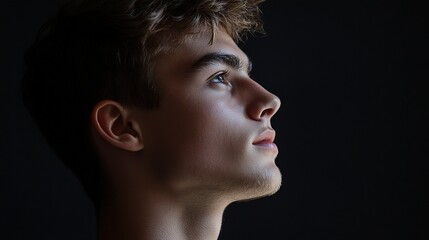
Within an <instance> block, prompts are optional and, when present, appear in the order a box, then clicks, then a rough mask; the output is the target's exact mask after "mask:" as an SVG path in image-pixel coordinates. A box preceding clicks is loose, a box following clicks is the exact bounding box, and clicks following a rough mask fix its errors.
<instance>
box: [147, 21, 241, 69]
mask: <svg viewBox="0 0 429 240" xmlns="http://www.w3.org/2000/svg"><path fill="white" fill-rule="evenodd" d="M211 39H212V33H211V31H204V32H201V33H198V34H193V35H190V37H189V38H187V39H186V40H185V41H183V42H182V43H180V44H177V45H176V46H171V47H169V50H168V51H167V52H165V53H162V54H160V55H159V56H158V57H156V59H155V63H154V70H155V71H154V73H155V74H156V75H157V77H162V76H163V75H165V74H167V73H168V72H174V73H180V72H183V73H184V72H186V70H187V69H190V68H191V67H192V66H193V64H194V63H195V62H197V61H198V60H199V59H200V58H202V57H203V56H205V55H207V54H212V53H220V54H228V55H234V56H236V57H237V58H238V59H240V61H241V62H242V63H243V64H244V65H248V63H249V59H248V57H247V55H246V54H245V53H244V52H243V51H242V50H241V49H240V48H239V47H238V46H237V44H236V43H235V42H234V40H233V39H232V38H231V36H230V35H229V34H228V33H227V32H226V31H225V30H223V29H219V30H216V31H215V39H214V41H213V43H212V44H210V42H211Z"/></svg>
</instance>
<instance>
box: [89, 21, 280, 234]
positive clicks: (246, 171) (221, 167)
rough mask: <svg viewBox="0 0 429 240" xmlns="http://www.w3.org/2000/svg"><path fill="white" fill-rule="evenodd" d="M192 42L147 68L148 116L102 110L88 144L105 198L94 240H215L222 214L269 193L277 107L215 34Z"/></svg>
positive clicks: (239, 54) (275, 184) (274, 178)
mask: <svg viewBox="0 0 429 240" xmlns="http://www.w3.org/2000/svg"><path fill="white" fill-rule="evenodd" d="M210 38H211V33H210V32H202V33H200V34H196V35H194V36H193V37H192V38H191V39H189V40H188V41H186V42H185V43H183V44H182V45H180V46H178V47H177V48H175V49H173V50H172V51H171V52H169V53H168V54H164V55H161V56H159V57H158V58H157V59H156V63H155V69H154V73H155V76H156V81H157V83H158V85H159V87H160V89H161V102H160V106H159V108H158V109H156V110H150V111H149V110H142V109H135V108H127V107H125V106H122V105H121V104H120V103H117V102H114V101H110V100H105V101H102V102H100V103H98V104H97V105H96V106H95V107H94V111H93V114H92V125H93V132H92V135H93V139H94V143H95V145H96V147H97V149H98V152H99V153H100V156H101V159H102V169H103V172H104V175H105V177H104V181H105V186H106V189H105V191H104V192H105V196H103V202H102V205H101V208H100V214H99V239H103V240H105V239H175V240H178V239H179V240H180V239H217V237H218V235H219V231H220V226H221V222H222V215H223V212H224V210H225V208H226V207H227V205H228V204H230V203H232V202H234V201H238V200H245V199H252V198H258V197H262V196H266V195H270V194H273V193H275V192H276V191H277V190H278V188H279V187H280V185H281V174H280V171H279V169H278V167H277V166H276V164H275V158H276V156H277V154H278V150H277V147H276V146H275V145H273V144H263V143H259V144H255V143H254V142H255V141H256V140H257V139H260V138H261V135H263V134H265V133H267V132H268V133H270V132H271V133H272V132H273V131H272V127H271V123H270V120H271V117H272V116H273V115H274V114H275V113H276V112H277V110H278V109H279V107H280V100H279V98H278V97H276V96H275V95H273V94H272V93H270V92H268V91H267V90H265V89H264V88H263V87H262V86H260V85H259V84H258V83H256V82H255V81H254V80H252V79H251V78H250V77H249V74H248V72H249V70H250V63H249V60H248V58H247V56H246V55H245V54H244V53H243V51H242V50H241V49H240V48H239V47H238V46H237V45H236V43H235V42H234V41H233V40H232V38H231V37H230V36H229V35H228V34H227V33H226V32H225V31H224V30H223V29H219V30H217V32H216V39H215V41H214V43H213V44H211V45H209V44H208V43H209V42H210Z"/></svg>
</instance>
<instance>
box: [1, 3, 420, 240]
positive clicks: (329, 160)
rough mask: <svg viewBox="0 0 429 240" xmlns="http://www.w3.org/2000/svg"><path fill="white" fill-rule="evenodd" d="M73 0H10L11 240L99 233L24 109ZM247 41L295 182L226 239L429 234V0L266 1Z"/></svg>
mask: <svg viewBox="0 0 429 240" xmlns="http://www.w3.org/2000/svg"><path fill="white" fill-rule="evenodd" d="M59 2H60V1H59V0H57V1H54V0H50V1H49V0H38V1H30V0H25V1H2V2H1V5H0V12H1V19H0V27H1V37H0V43H1V44H0V61H1V62H0V63H1V64H0V66H1V74H0V78H1V85H0V93H1V99H0V100H1V120H0V124H1V125H0V126H1V128H0V130H1V132H0V134H1V136H0V139H1V145H0V160H1V162H0V174H1V175H0V191H1V195H0V239H46V240H50V239H52V240H53V239H83V240H84V239H95V217H94V210H93V208H92V206H91V204H90V202H89V200H88V198H87V197H86V196H85V195H84V193H83V190H82V187H81V186H80V185H79V183H78V181H77V179H76V178H75V177H74V175H72V173H71V172H70V171H69V170H68V169H66V168H65V167H64V166H63V165H62V164H61V163H60V161H59V160H58V159H57V158H56V157H55V156H54V155H53V153H51V152H50V150H49V149H48V147H47V146H46V142H45V141H44V140H43V139H42V137H41V135H40V133H39V132H38V130H37V129H36V127H35V125H34V124H33V123H32V121H31V119H30V117H29V115H28V113H27V112H26V111H25V110H24V108H23V106H22V103H21V101H20V98H19V93H18V85H19V81H20V78H21V76H22V74H23V63H22V54H23V52H24V50H25V49H26V48H28V47H29V45H30V44H31V42H32V41H33V39H34V37H35V34H36V31H37V29H38V27H39V26H40V25H41V24H42V23H43V22H44V21H45V20H46V19H47V17H48V16H49V15H50V14H52V13H53V12H54V9H56V7H57V6H58V4H59ZM263 13H264V15H263V18H264V21H265V26H266V31H267V36H265V37H250V38H249V40H248V41H247V43H246V44H243V45H242V47H243V49H244V50H245V51H246V52H247V53H248V54H249V56H250V57H251V59H252V61H253V62H254V71H253V73H252V74H253V77H254V78H255V79H256V80H258V81H259V82H260V83H261V84H262V85H264V86H265V87H266V88H267V89H269V90H271V91H272V92H274V93H276V94H277V95H278V96H279V97H280V98H281V99H282V108H281V110H280V111H279V112H278V114H277V115H276V116H275V118H274V119H273V126H274V127H275V128H276V129H277V132H278V135H277V144H278V146H279V148H280V154H279V157H278V158H277V163H278V165H279V167H280V168H281V170H282V172H283V175H284V178H283V186H282V188H281V190H280V191H279V192H278V193H277V194H276V195H274V196H272V197H269V198H264V199H260V200H257V201H251V202H246V203H235V204H232V205H231V206H230V207H228V209H227V211H226V212H225V217H224V222H223V227H222V231H221V235H220V239H225V240H226V239H293V240H303V239H311V240H318V239H332V240H334V239H401V240H402V239H429V238H427V237H428V234H427V233H428V230H427V228H428V225H427V224H426V223H425V220H427V217H428V215H427V210H426V208H427V207H428V204H427V203H428V201H429V199H428V197H427V194H425V193H426V192H427V190H428V185H427V183H426V181H425V180H427V176H428V175H429V174H428V169H427V168H426V167H425V164H424V163H425V162H426V161H427V160H428V159H429V158H428V157H429V155H428V154H427V150H428V144H429V140H428V138H429V137H428V124H427V123H428V122H427V120H428V116H429V110H428V109H429V106H428V101H427V100H426V95H428V89H427V88H424V83H425V82H427V81H428V79H429V78H428V61H427V58H428V47H427V44H428V35H429V29H428V25H427V24H425V23H424V21H425V19H424V18H425V17H426V14H427V13H428V9H425V8H424V7H423V4H422V3H419V2H417V1H405V0H404V1H387V0H373V1H357V0H351V1H346V0H344V1H332V0H327V1H315V0H312V1H297V0H295V1H293V0H287V1H280V0H270V1H267V2H266V3H264V4H263Z"/></svg>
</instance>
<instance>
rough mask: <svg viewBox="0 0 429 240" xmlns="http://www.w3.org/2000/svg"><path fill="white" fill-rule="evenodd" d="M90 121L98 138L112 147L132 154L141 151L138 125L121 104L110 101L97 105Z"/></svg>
mask: <svg viewBox="0 0 429 240" xmlns="http://www.w3.org/2000/svg"><path fill="white" fill-rule="evenodd" d="M91 121H92V125H93V127H94V128H95V130H96V132H97V133H98V134H99V136H101V138H103V139H104V140H106V141H107V142H108V143H110V144H112V145H113V146H115V147H117V148H120V149H122V150H126V151H132V152H135V151H140V150H142V149H143V139H142V134H141V131H140V128H139V125H138V124H137V122H135V121H134V119H132V118H131V114H130V110H127V109H126V108H124V107H123V106H122V105H121V104H119V103H117V102H115V101H111V100H103V101H101V102H99V103H97V104H96V105H95V106H94V108H93V110H92V114H91Z"/></svg>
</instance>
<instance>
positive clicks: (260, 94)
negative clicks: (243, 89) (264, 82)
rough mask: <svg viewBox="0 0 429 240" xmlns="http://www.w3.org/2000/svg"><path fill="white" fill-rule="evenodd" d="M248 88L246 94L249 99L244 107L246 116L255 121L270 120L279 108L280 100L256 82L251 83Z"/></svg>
mask: <svg viewBox="0 0 429 240" xmlns="http://www.w3.org/2000/svg"><path fill="white" fill-rule="evenodd" d="M250 88H251V89H249V92H248V93H249V94H248V96H249V98H250V99H249V102H248V105H247V107H246V114H247V116H248V117H249V118H250V119H252V120H255V121H261V120H262V119H264V118H267V119H270V118H271V117H272V116H273V115H274V114H275V113H276V112H277V111H278V110H279V108H280V105H281V101H280V98H278V97H277V96H276V95H274V94H272V93H271V92H269V91H268V90H266V89H265V88H264V87H262V86H261V85H259V84H258V83H256V82H253V84H252V85H251V86H250Z"/></svg>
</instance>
